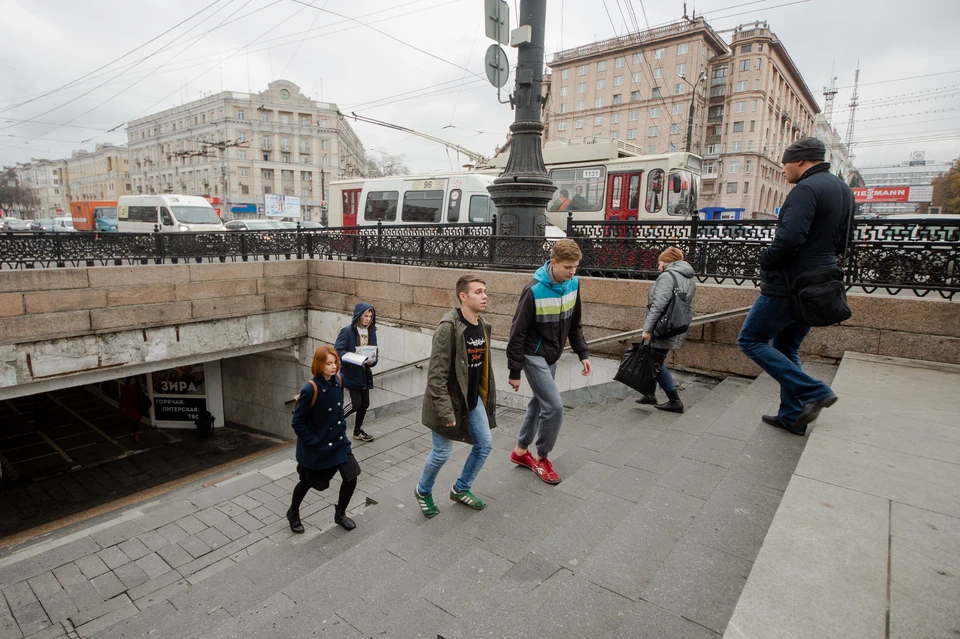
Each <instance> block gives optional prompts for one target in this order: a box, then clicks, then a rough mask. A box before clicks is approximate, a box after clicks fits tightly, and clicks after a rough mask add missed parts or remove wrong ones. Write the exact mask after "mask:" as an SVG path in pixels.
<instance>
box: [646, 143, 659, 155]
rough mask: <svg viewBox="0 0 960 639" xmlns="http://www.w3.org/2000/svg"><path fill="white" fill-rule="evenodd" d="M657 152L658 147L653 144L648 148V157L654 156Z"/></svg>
mask: <svg viewBox="0 0 960 639" xmlns="http://www.w3.org/2000/svg"><path fill="white" fill-rule="evenodd" d="M656 152H657V145H656V144H652V145H650V146H648V147H647V155H653V154H654V153H656Z"/></svg>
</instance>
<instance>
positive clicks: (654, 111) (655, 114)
mask: <svg viewBox="0 0 960 639" xmlns="http://www.w3.org/2000/svg"><path fill="white" fill-rule="evenodd" d="M650 117H651V118H659V117H660V107H650Z"/></svg>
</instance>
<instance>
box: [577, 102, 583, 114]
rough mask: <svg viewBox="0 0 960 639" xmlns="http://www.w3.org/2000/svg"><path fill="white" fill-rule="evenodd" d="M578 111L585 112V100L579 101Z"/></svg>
mask: <svg viewBox="0 0 960 639" xmlns="http://www.w3.org/2000/svg"><path fill="white" fill-rule="evenodd" d="M577 111H583V100H577Z"/></svg>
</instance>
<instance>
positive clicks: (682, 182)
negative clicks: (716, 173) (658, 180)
mask: <svg viewBox="0 0 960 639" xmlns="http://www.w3.org/2000/svg"><path fill="white" fill-rule="evenodd" d="M699 180H700V176H698V175H694V174H693V173H691V172H690V171H671V172H670V184H669V188H668V189H667V213H668V214H670V215H692V214H693V212H694V211H696V210H697V196H698V195H699V193H698V191H699V189H698V188H697V186H698V183H699Z"/></svg>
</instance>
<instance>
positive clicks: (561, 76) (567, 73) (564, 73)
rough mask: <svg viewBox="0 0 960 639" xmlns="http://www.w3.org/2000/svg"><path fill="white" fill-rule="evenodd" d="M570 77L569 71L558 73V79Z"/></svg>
mask: <svg viewBox="0 0 960 639" xmlns="http://www.w3.org/2000/svg"><path fill="white" fill-rule="evenodd" d="M569 76H570V69H564V70H563V71H561V72H560V79H561V80H566V79H567V78H568V77H569Z"/></svg>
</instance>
